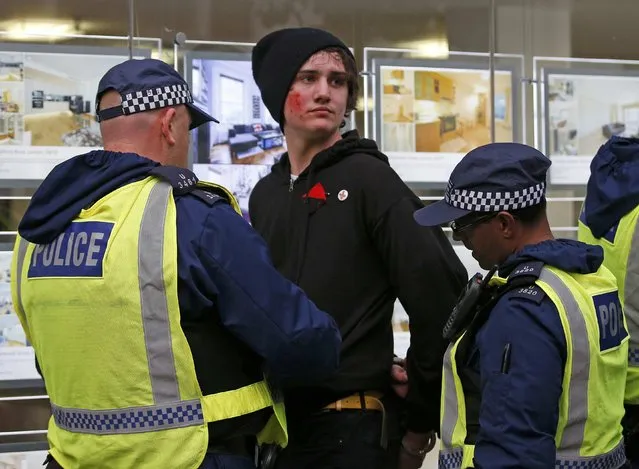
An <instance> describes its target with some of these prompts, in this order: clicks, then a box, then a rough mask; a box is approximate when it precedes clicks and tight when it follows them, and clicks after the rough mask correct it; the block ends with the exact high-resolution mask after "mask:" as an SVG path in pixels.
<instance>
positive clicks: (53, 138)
mask: <svg viewBox="0 0 639 469" xmlns="http://www.w3.org/2000/svg"><path fill="white" fill-rule="evenodd" d="M126 59H127V57H124V56H111V55H89V54H56V53H31V52H26V53H0V100H1V101H0V142H4V143H11V144H14V145H23V146H67V147H99V146H101V145H102V139H101V137H100V130H99V126H98V123H97V122H96V121H95V109H94V106H95V94H96V91H97V87H98V81H99V80H100V78H101V77H102V75H103V74H104V73H105V72H106V71H107V70H108V69H109V68H111V67H113V66H114V65H116V64H118V63H120V62H122V61H124V60H126Z"/></svg>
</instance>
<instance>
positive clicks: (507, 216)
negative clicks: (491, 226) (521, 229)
mask: <svg viewBox="0 0 639 469" xmlns="http://www.w3.org/2000/svg"><path fill="white" fill-rule="evenodd" d="M496 219H497V223H498V224H499V231H500V232H501V234H502V236H503V237H504V238H505V239H512V238H513V237H514V236H515V233H516V227H517V220H516V219H515V217H513V215H512V213H509V212H499V213H498V214H497V217H496Z"/></svg>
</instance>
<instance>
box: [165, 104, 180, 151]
mask: <svg viewBox="0 0 639 469" xmlns="http://www.w3.org/2000/svg"><path fill="white" fill-rule="evenodd" d="M161 129H162V135H163V136H164V138H165V139H166V141H167V143H168V144H169V145H171V146H172V145H175V142H176V141H177V133H178V132H179V131H180V129H179V127H178V125H177V111H176V110H175V108H173V107H169V108H167V109H166V110H165V111H164V112H163V113H162V119H161Z"/></svg>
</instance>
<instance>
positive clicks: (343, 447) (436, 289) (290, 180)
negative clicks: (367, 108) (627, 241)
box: [249, 28, 467, 469]
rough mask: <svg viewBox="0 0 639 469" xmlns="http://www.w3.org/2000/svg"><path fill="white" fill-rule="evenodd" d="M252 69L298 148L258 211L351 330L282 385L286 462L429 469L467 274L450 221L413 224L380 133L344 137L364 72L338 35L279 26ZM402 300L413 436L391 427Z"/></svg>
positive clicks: (289, 258)
mask: <svg viewBox="0 0 639 469" xmlns="http://www.w3.org/2000/svg"><path fill="white" fill-rule="evenodd" d="M253 76H254V78H255V81H256V83H257V85H258V86H259V88H260V91H261V93H262V98H263V100H264V103H265V104H266V107H267V108H268V109H269V111H270V113H271V115H272V116H273V117H274V119H276V120H277V121H278V122H279V123H280V125H281V126H282V129H283V131H284V134H285V137H286V143H287V147H288V153H286V154H284V155H283V156H282V159H281V160H280V161H279V162H278V163H277V164H276V165H274V167H273V169H272V172H271V173H270V174H269V175H268V176H266V177H265V178H264V179H262V180H261V181H260V182H259V183H258V184H257V185H256V187H255V189H254V190H253V193H252V195H251V198H250V202H249V212H250V216H251V221H252V223H253V226H254V227H255V228H256V229H257V231H258V232H259V233H260V234H261V235H262V236H263V237H264V238H265V239H266V241H267V243H268V245H269V248H270V251H271V255H272V258H273V261H274V264H275V266H276V268H277V269H278V270H279V271H280V272H281V273H283V274H284V275H285V276H286V277H288V278H289V279H291V280H292V281H294V282H295V283H296V284H298V285H299V286H300V287H301V288H302V289H303V290H304V291H305V292H306V293H307V294H308V295H309V297H310V298H311V299H313V301H314V302H315V303H316V304H317V305H318V306H319V307H320V308H322V309H323V310H324V311H327V312H328V313H329V314H331V315H332V316H333V317H334V318H335V319H336V321H337V323H338V325H339V327H340V330H341V333H342V340H343V346H342V353H341V366H340V368H339V370H338V372H336V373H335V374H334V375H333V376H332V377H331V378H330V379H327V380H325V381H324V382H323V383H322V384H320V385H310V384H309V385H305V386H296V387H287V388H285V389H284V395H285V403H286V406H287V416H288V423H289V432H290V441H289V445H288V447H287V448H286V449H285V450H284V451H283V452H282V453H281V454H280V455H279V458H278V462H277V466H276V467H277V468H278V469H289V468H290V469H292V468H296V469H297V468H302V467H304V468H306V469H314V468H318V469H319V468H327V467H332V468H343V469H346V468H359V467H365V468H368V469H373V468H392V467H397V464H398V461H399V467H401V468H403V469H411V468H419V467H420V466H421V465H422V462H423V458H424V456H425V454H426V452H427V451H428V450H430V448H431V447H432V443H433V441H434V433H433V432H434V431H435V430H436V429H437V428H438V425H439V423H438V420H439V396H440V391H441V364H442V357H443V353H444V350H445V347H446V345H445V342H444V340H443V338H442V328H443V325H444V323H445V322H446V319H447V317H448V315H449V313H450V311H451V309H452V307H453V305H454V303H455V301H456V299H457V297H458V294H459V293H460V291H461V290H462V288H463V285H464V284H465V283H466V280H467V274H466V271H465V269H464V267H463V265H462V264H461V262H460V261H459V259H458V258H457V256H456V255H455V253H454V251H453V249H452V246H451V244H450V243H449V241H448V240H447V239H446V237H445V236H444V234H443V232H442V230H441V229H440V228H422V227H419V226H417V225H416V224H415V223H414V221H413V213H414V212H415V210H417V209H419V208H421V207H423V204H422V203H421V202H420V200H419V198H418V197H416V196H415V195H414V193H413V192H412V191H411V190H410V189H409V188H408V187H407V186H406V185H405V184H404V183H403V182H402V181H401V179H400V178H399V176H398V175H397V174H396V173H395V172H394V171H393V170H392V169H391V167H390V166H389V163H388V158H387V157H386V156H385V155H384V154H382V153H381V152H380V151H379V150H378V148H377V145H376V144H375V142H374V141H372V140H368V139H363V138H360V137H359V136H358V134H357V132H356V131H351V132H348V133H345V134H344V135H340V128H341V127H342V126H343V124H344V119H345V118H346V116H347V115H348V114H349V113H350V112H351V111H352V110H353V109H354V108H355V101H356V97H357V80H358V74H357V67H356V64H355V59H354V57H353V55H352V53H351V52H350V50H349V49H348V47H347V46H346V45H344V43H343V42H342V41H341V40H340V39H338V38H337V37H335V36H333V35H332V34H330V33H328V32H326V31H322V30H319V29H312V28H295V29H283V30H279V31H275V32H273V33H270V34H268V35H267V36H266V37H264V38H262V39H261V40H260V41H259V43H258V44H257V45H256V46H255V48H254V50H253ZM397 298H399V299H400V301H401V303H402V304H403V306H404V308H405V309H406V311H407V312H408V314H409V316H410V327H411V346H410V349H409V351H408V354H407V358H406V366H407V369H408V375H409V376H410V383H409V386H408V391H407V396H406V402H405V404H406V406H407V416H408V417H407V421H406V422H405V425H406V428H405V432H404V431H403V430H402V432H403V433H400V432H399V426H397V427H395V430H394V427H393V425H392V422H393V420H394V419H395V417H396V416H397V412H396V408H397V407H398V406H397V405H395V408H394V406H393V404H394V393H393V391H392V388H391V385H392V383H391V377H390V372H389V371H390V370H391V367H392V365H393V331H392V325H391V319H392V315H393V306H394V302H395V300H396V299H397ZM395 404H397V403H396V402H395ZM400 448H401V449H400ZM398 450H399V453H398Z"/></svg>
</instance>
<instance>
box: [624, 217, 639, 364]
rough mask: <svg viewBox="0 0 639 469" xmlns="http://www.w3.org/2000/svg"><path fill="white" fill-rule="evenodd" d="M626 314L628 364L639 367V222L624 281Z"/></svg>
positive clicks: (634, 234) (633, 236)
mask: <svg viewBox="0 0 639 469" xmlns="http://www.w3.org/2000/svg"><path fill="white" fill-rule="evenodd" d="M624 283H625V284H624V297H625V298H624V314H625V316H626V323H627V324H628V335H629V336H630V340H629V343H628V364H629V365H630V366H636V367H639V223H636V224H635V230H634V232H633V234H632V241H630V252H629V253H628V262H627V264H626V277H625V282H624Z"/></svg>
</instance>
